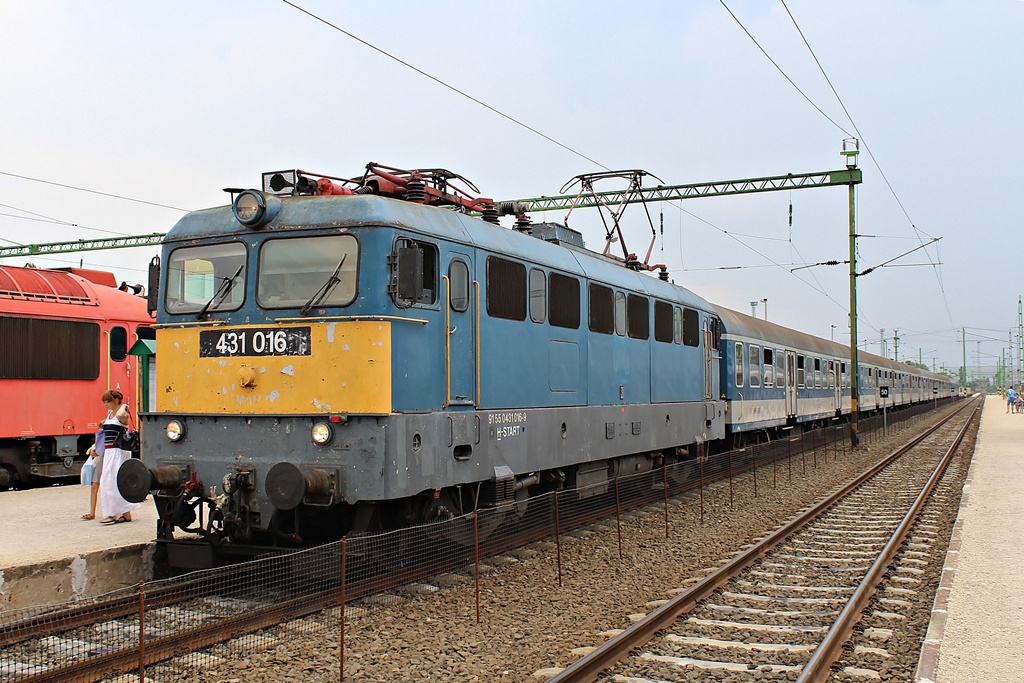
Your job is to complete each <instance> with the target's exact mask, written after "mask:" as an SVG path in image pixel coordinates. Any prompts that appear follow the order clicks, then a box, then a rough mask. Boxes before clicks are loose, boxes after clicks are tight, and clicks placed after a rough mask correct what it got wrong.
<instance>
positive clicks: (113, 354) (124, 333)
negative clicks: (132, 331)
mask: <svg viewBox="0 0 1024 683" xmlns="http://www.w3.org/2000/svg"><path fill="white" fill-rule="evenodd" d="M127 357H128V330H126V329H125V328H123V327H121V326H120V325H114V326H113V327H111V328H110V360H112V361H114V362H115V363H120V362H121V361H123V360H124V359H125V358H127Z"/></svg>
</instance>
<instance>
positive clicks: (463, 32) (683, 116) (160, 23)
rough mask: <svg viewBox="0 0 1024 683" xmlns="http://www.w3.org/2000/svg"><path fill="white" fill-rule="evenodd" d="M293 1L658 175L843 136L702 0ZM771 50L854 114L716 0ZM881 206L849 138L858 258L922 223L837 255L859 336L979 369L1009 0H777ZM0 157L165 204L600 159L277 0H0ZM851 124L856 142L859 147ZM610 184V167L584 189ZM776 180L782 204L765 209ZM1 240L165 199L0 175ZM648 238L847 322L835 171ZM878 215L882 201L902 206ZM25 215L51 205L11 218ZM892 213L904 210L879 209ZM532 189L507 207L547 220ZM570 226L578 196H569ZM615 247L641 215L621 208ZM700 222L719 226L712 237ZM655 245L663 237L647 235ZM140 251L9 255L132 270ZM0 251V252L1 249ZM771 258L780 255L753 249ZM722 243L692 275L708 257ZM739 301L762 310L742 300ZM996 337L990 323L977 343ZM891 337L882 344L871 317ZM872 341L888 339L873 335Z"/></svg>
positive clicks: (821, 327)
mask: <svg viewBox="0 0 1024 683" xmlns="http://www.w3.org/2000/svg"><path fill="white" fill-rule="evenodd" d="M296 4H299V5H300V6H302V7H305V8H306V9H308V10H309V11H311V12H313V13H314V14H317V15H319V16H321V17H323V18H324V19H326V20H328V21H330V22H331V23H334V24H336V25H338V26H340V27H342V28H344V29H345V30H347V31H350V32H351V33H353V34H355V35H357V36H359V37H360V38H362V39H363V40H365V41H367V42H369V43H372V44H373V45H375V46H377V47H379V48H380V49H382V50H386V51H388V52H390V53H392V54H394V55H395V56H397V57H399V58H401V59H403V60H405V61H407V62H410V63H412V64H414V65H415V66H417V67H418V68H420V69H422V70H424V71H426V72H428V73H430V74H431V75H433V76H435V77H437V78H438V79H440V80H443V81H445V82H447V83H449V84H451V85H452V86H454V87H456V88H458V89H460V90H462V91H464V92H467V93H469V94H470V95H472V96H474V97H476V98H477V99H479V100H482V101H484V102H486V103H487V104H488V105H490V106H492V107H494V108H495V109H497V110H499V111H501V112H502V113H504V114H506V115H508V116H509V117H512V118H514V119H517V120H518V121H521V122H523V123H524V124H526V125H528V126H530V127H532V128H535V129H537V130H539V131H541V132H543V133H544V134H545V135H547V136H550V137H551V138H554V139H555V140H557V141H559V142H560V143H562V144H564V145H566V146H567V147H570V148H572V149H574V150H577V151H578V152H580V153H581V154H583V155H585V156H586V157H589V158H591V159H593V160H594V161H596V162H598V163H599V164H601V165H604V166H606V167H608V168H643V169H646V170H648V171H650V172H651V173H654V174H656V175H657V176H659V177H660V178H661V179H662V180H664V181H665V182H666V183H668V184H678V183H693V182H703V181H712V180H724V179H733V178H747V177H755V176H767V175H776V174H784V173H788V172H792V173H803V172H812V171H824V170H831V169H837V168H841V167H842V166H843V160H842V158H841V157H840V155H839V151H840V149H841V146H842V140H843V138H844V137H846V134H845V133H844V132H843V131H841V130H839V129H838V128H837V127H835V126H834V125H833V124H832V123H830V122H829V121H828V120H826V119H825V118H824V117H823V116H822V115H821V114H819V113H818V112H817V111H815V110H814V109H813V108H812V107H811V105H809V104H808V103H807V102H806V100H804V98H803V97H802V96H801V95H800V94H799V93H797V92H796V91H795V90H794V89H793V87H792V86H791V85H790V84H789V83H787V82H786V81H785V79H784V78H783V76H782V75H781V74H779V72H778V71H777V70H776V69H775V68H774V67H773V66H772V65H771V63H770V62H769V61H768V60H767V59H766V58H765V57H764V55H762V54H761V53H760V51H759V50H758V49H757V47H756V46H755V45H754V44H753V43H752V42H751V40H750V39H749V38H748V37H747V36H746V35H745V34H744V33H743V31H742V30H741V29H740V27H739V26H738V25H737V23H736V22H735V21H734V20H733V19H732V18H731V17H730V16H729V14H728V13H727V11H726V10H725V8H724V7H723V6H722V4H721V3H720V2H718V1H717V0H714V1H713V0H689V1H686V2H650V3H640V4H639V5H635V6H633V7H631V8H629V9H626V6H625V5H623V4H622V3H611V2H596V3H595V2H565V3H549V2H528V1H527V2H512V3H480V2H456V1H454V0H453V1H449V2H445V1H440V2H435V3H410V2H391V3H357V2H349V3H336V2H327V1H326V0H307V1H300V2H297V3H296ZM726 4H728V5H729V7H730V8H731V9H732V10H733V12H734V13H735V14H736V15H737V16H738V17H739V19H740V20H741V21H742V22H743V23H744V25H745V26H746V27H747V29H748V30H749V31H750V32H751V33H752V34H753V35H754V37H755V38H757V40H758V41H759V42H760V43H761V45H762V46H763V47H764V48H765V50H767V51H768V53H769V54H770V55H771V56H772V58H773V59H775V61H776V62H777V63H778V64H779V65H780V66H781V67H782V68H783V69H784V70H785V71H786V73H787V75H788V76H789V77H790V78H791V79H793V81H795V82H796V83H797V85H798V86H800V88H801V89H802V90H803V91H804V92H805V93H806V94H807V95H808V96H809V97H810V98H811V99H812V100H813V101H814V102H815V104H817V105H818V106H819V107H820V108H822V109H823V110H824V111H825V112H826V113H827V114H828V115H829V117H831V118H832V119H833V120H834V121H836V122H837V123H838V124H839V125H840V126H842V127H843V128H845V129H846V130H847V131H850V132H852V131H853V127H852V125H851V124H850V122H849V120H848V119H847V118H846V116H845V115H844V113H843V110H842V108H841V107H840V105H839V103H838V102H837V101H836V99H835V97H834V96H833V95H832V93H831V91H830V89H829V87H828V84H827V83H826V82H825V80H824V78H823V77H822V75H821V74H820V72H819V71H818V69H817V67H816V66H815V64H814V61H813V59H812V58H811V55H810V54H809V53H808V51H807V49H806V47H804V45H803V43H802V41H801V40H800V37H799V35H798V33H797V32H796V29H795V28H794V26H793V24H792V22H791V21H790V19H789V16H788V15H787V13H786V9H785V7H784V6H783V5H782V4H781V2H769V1H768V0H764V1H763V2H755V1H753V0H742V1H740V0H732V1H727V3H726ZM787 4H788V7H789V10H790V11H791V12H792V13H793V16H794V17H795V18H796V20H797V22H798V23H799V25H800V28H801V29H802V30H803V33H804V35H805V36H806V38H807V40H808V42H809V43H810V45H811V47H812V48H813V49H814V51H815V54H816V55H817V56H818V59H819V60H820V61H821V63H822V65H823V67H824V69H825V72H826V73H827V74H828V76H829V78H830V79H831V80H832V83H833V85H834V86H835V88H836V90H837V91H838V92H839V95H840V97H842V99H843V102H844V103H845V105H846V107H847V109H848V110H849V111H850V114H851V115H852V116H853V118H854V122H855V123H856V125H857V126H858V127H859V129H860V131H861V133H862V135H863V137H864V138H865V140H866V142H867V145H868V146H869V147H870V148H871V150H872V151H873V153H874V155H875V158H876V159H877V161H878V163H879V164H880V166H881V169H882V171H883V172H884V173H885V175H886V177H887V178H888V180H889V182H890V183H891V184H892V187H893V189H894V190H895V192H896V195H897V196H898V197H899V201H900V202H901V203H902V205H903V208H902V209H901V207H900V205H899V204H898V203H897V201H896V199H894V197H893V195H892V193H890V191H889V189H888V188H887V187H886V185H885V182H884V181H883V179H882V177H881V176H880V174H879V172H878V169H877V168H876V167H875V165H874V163H873V162H872V160H871V159H870V158H868V156H867V155H866V154H865V153H863V152H862V154H861V167H862V168H863V169H864V178H865V182H864V184H863V185H862V186H860V188H859V189H858V214H859V217H860V226H859V232H860V233H862V234H864V235H875V236H877V237H871V238H867V237H865V238H863V239H862V240H861V241H860V256H859V259H860V263H861V265H862V266H863V267H867V266H873V265H877V264H879V263H882V262H884V261H887V260H889V259H891V258H892V257H894V256H896V255H898V254H900V253H902V252H904V251H907V250H909V249H911V248H913V247H914V246H916V245H917V244H918V243H919V242H918V240H917V234H916V233H915V231H914V230H913V228H912V227H911V221H912V222H913V224H914V225H916V226H917V228H918V229H919V230H920V231H922V232H923V233H926V234H928V235H932V236H936V237H942V240H941V242H940V243H939V247H938V249H935V248H931V249H929V250H928V253H927V255H926V254H925V253H924V252H917V253H915V254H913V255H911V256H909V257H906V258H904V259H901V260H900V261H897V262H896V263H897V264H922V263H924V264H927V263H929V262H936V261H938V260H939V259H941V261H942V264H943V265H942V266H941V267H940V268H933V267H931V266H927V265H926V266H919V267H915V266H910V265H907V266H905V267H890V268H884V269H880V270H878V271H876V272H874V273H872V274H870V275H868V276H866V277H864V278H861V279H860V287H859V304H860V306H859V307H860V315H861V318H860V335H859V336H860V338H861V340H862V341H863V340H865V339H868V340H870V341H871V344H870V345H869V346H868V349H869V350H870V351H872V352H876V353H877V352H878V350H879V344H878V338H879V328H885V330H886V335H887V336H891V334H892V330H893V328H898V329H899V330H900V336H901V338H902V339H901V345H900V355H901V357H907V356H909V357H912V358H915V359H916V358H917V357H918V353H919V351H920V352H921V354H922V355H923V357H924V358H925V360H926V361H928V362H930V360H931V358H935V359H936V360H937V361H938V362H939V363H943V362H945V363H946V364H948V365H951V366H957V367H958V366H959V365H960V364H961V347H960V328H962V327H965V328H967V339H968V345H967V351H968V365H969V366H971V367H972V368H973V367H974V366H976V365H977V364H978V362H979V356H978V351H979V345H978V344H977V343H976V340H982V343H981V344H980V352H981V357H980V361H981V363H983V364H985V365H991V364H992V363H993V362H994V358H995V357H997V356H999V355H1000V354H1001V353H1002V349H1003V347H1005V346H1007V342H1006V339H1007V336H1008V334H1009V331H1010V329H1011V328H1013V329H1014V331H1015V330H1016V325H1017V299H1018V296H1019V295H1020V294H1021V293H1024V284H1018V280H1020V279H1021V278H1020V277H1019V276H1018V275H1017V274H1016V271H1017V269H1018V267H1017V261H1018V259H1016V258H1014V257H1015V256H1016V254H1017V252H1018V251H1019V249H1018V245H1019V243H1020V240H1021V235H1022V233H1024V231H1022V230H1021V228H1022V225H1021V210H1020V208H1019V204H1020V202H1019V200H1018V192H1017V183H1016V181H1017V177H1018V166H1019V165H1020V163H1021V161H1022V160H1024V159H1022V157H1024V135H1022V134H1021V131H1020V130H1018V129H1017V128H1016V127H1015V126H1016V123H1017V122H1018V121H1019V120H1020V118H1021V117H1020V112H1021V111H1022V110H1024V93H1022V87H1021V86H1020V74H1021V73H1024V68H1022V67H1024V49H1022V47H1021V45H1022V42H1021V40H1020V36H1021V34H1022V27H1024V2H1021V1H1020V0H980V1H977V2H970V3H964V2H942V1H938V0H935V1H919V2H913V1H901V2H897V3H893V2H880V1H867V2H858V3H850V2H838V1H831V0H827V1H817V2H810V1H808V0H788V2H787ZM0 60H2V63H3V64H4V65H5V68H4V70H3V75H2V76H0V84H2V91H3V101H4V103H3V105H2V106H0V172H4V173H8V174H16V175H23V176H29V177H33V178H40V179H45V180H49V181H53V182H58V183H64V184H68V185H74V186H79V187H85V188H90V189H95V190H99V191H101V192H108V193H114V194H120V195H124V196H127V197H132V198H136V199H141V200H145V201H149V202H156V203H160V204H167V205H170V206H174V207H179V208H181V209H198V208H203V207H206V206H210V205H216V204H222V203H225V201H226V198H227V195H225V194H224V193H222V192H221V191H220V190H221V188H223V187H237V186H255V185H256V184H257V183H258V182H259V178H260V173H261V172H262V171H266V170H277V169H282V168H294V167H299V168H303V169H307V170H311V171H314V172H321V173H325V174H332V175H356V174H358V173H359V172H360V171H361V169H362V167H363V166H364V165H365V164H366V162H368V161H376V162H380V163H384V164H388V165H393V166H399V167H405V168H411V167H438V166H440V167H445V168H449V169H451V170H453V171H456V172H458V173H461V174H462V175H465V176H466V177H468V178H470V179H471V180H472V181H473V182H475V183H476V185H477V186H478V187H479V188H480V190H481V193H482V194H483V195H484V196H492V197H495V198H499V199H511V198H517V197H532V196H537V195H541V194H556V193H557V192H558V191H559V189H560V188H561V187H562V185H563V183H564V182H565V181H566V180H568V179H569V178H571V177H572V176H575V175H577V174H579V173H584V172H588V171H594V170H599V168H598V167H596V166H595V165H594V164H593V163H591V162H589V161H587V160H585V159H583V158H581V157H579V156H576V155H574V154H572V153H570V152H568V151H566V150H565V149H563V148H562V147H559V146H557V145H555V144H553V143H551V142H549V141H547V140H545V139H543V138H542V137H539V136H537V135H536V134H534V133H531V132H529V131H527V130H526V129H524V128H522V127H520V126H517V125H515V124H513V123H511V122H509V121H508V120H507V119H505V118H502V117H500V116H498V115H496V114H494V113H492V112H490V111H487V110H486V109H484V108H482V107H480V106H479V105H477V104H475V103H473V102H471V101H469V100H467V99H465V98H463V97H460V96H459V95H457V94H455V93H453V92H452V91H451V90H448V89H446V88H443V87H442V86H439V85H438V84H436V83H435V82H433V81H431V80H429V79H426V78H424V77H423V76H421V75H419V74H416V73H415V72H413V71H410V70H409V69H408V68H406V67H404V66H401V65H400V64H397V63H396V62H394V61H392V60H390V59H388V58H386V57H384V56H382V55H381V54H379V53H378V52H375V51H373V50H371V49H370V48H367V47H366V46H364V45H361V44H359V43H358V42H356V41H354V40H352V39H351V38H349V37H346V36H345V35H343V34H341V33H339V32H337V31H335V30H333V29H331V28H329V27H327V26H325V25H324V24H322V23H319V22H317V21H315V20H313V19H311V18H310V17H308V16H306V15H304V14H302V13H301V12H299V11H297V10H296V9H294V8H292V7H290V6H288V5H287V4H284V3H283V2H271V1H269V0H265V1H262V2H219V3H208V2H177V3H159V4H156V3H138V2H127V1H126V2H107V1H103V0H100V1H97V2H90V3H74V2H33V3H19V2H13V1H10V0H0ZM862 149H863V147H862ZM608 189H611V188H608ZM790 201H792V203H793V216H794V222H793V228H792V231H790V229H789V226H788V222H787V217H788V211H789V202H790ZM0 204H3V205H4V206H2V207H0V214H3V215H0V240H3V242H0V243H4V244H6V243H9V242H12V241H13V242H21V243H36V242H52V241H60V240H65V239H78V238H92V237H98V236H102V235H104V234H124V235H133V234H141V233H148V232H165V231H167V230H168V229H169V228H170V227H171V226H172V225H173V224H174V222H175V221H176V220H177V219H178V218H179V217H180V215H181V212H180V211H175V210H169V209H162V208H157V207H152V206H147V205H143V204H138V203H132V202H128V201H123V200H117V199H111V198H104V197H99V196H96V195H91V194H85V193H81V192H76V191H73V190H70V189H64V188H59V187H54V186H49V185H42V184H39V183H33V182H29V181H26V180H21V179H18V178H14V177H11V176H9V175H0ZM650 208H651V211H652V213H653V214H654V216H655V220H656V221H657V220H658V213H659V212H662V211H663V212H664V220H665V226H666V230H665V238H664V241H663V244H662V241H661V240H659V242H658V244H657V245H656V247H655V253H654V255H653V256H652V260H653V261H664V262H665V263H667V264H668V266H669V268H670V270H671V272H672V277H673V279H674V280H675V281H676V282H677V283H679V284H682V285H684V286H686V287H689V288H690V289H692V290H693V291H695V292H696V293H698V294H700V295H701V296H704V297H705V298H707V299H710V300H712V301H714V302H716V303H720V304H723V305H726V306H729V307H731V308H735V309H737V310H740V311H744V312H749V311H750V306H749V301H751V300H755V299H762V298H767V299H768V316H769V318H770V319H771V320H774V321H776V322H779V323H782V324H785V325H788V326H791V327H795V328H797V329H800V330H803V331H806V332H809V333H812V334H817V335H819V336H823V337H828V336H829V334H830V332H831V326H832V325H836V326H837V328H836V338H837V339H841V338H842V339H844V340H845V339H846V337H847V334H848V332H847V328H846V306H847V304H848V300H849V299H848V297H849V295H848V278H847V271H846V268H845V266H841V267H832V268H815V269H805V270H800V271H797V272H796V273H795V274H791V273H790V272H789V268H790V267H793V266H795V265H797V264H800V263H804V262H818V261H826V260H833V259H835V260H843V259H846V258H847V255H848V254H847V251H848V249H847V223H846V190H845V188H830V189H815V190H801V191H796V192H793V193H788V192H781V193H774V194H766V195H759V196H747V197H733V198H715V199H702V200H689V201H687V202H686V203H685V205H684V206H683V208H684V209H685V212H683V211H680V210H679V208H678V207H676V206H673V205H669V204H665V205H651V207H650ZM904 210H905V211H906V215H905V214H904ZM31 214H39V215H41V216H45V217H47V218H50V219H56V220H59V221H64V222H67V223H73V224H75V225H76V226H77V227H72V226H68V225H62V224H55V223H52V222H44V221H40V220H28V219H27V218H26V217H28V216H30V215H31ZM908 216H909V219H908ZM557 218H560V215H556V214H547V215H545V214H539V215H536V216H535V220H553V219H557ZM572 223H573V226H574V227H576V228H578V229H581V230H582V231H583V232H584V234H585V236H586V239H587V244H588V246H590V247H591V248H594V249H596V250H600V249H601V247H602V241H601V235H602V232H601V231H600V228H599V221H598V218H597V216H596V215H589V216H587V215H579V214H573V217H572ZM624 224H625V226H626V228H627V240H628V243H629V246H630V249H631V250H633V251H639V252H641V253H643V252H644V251H646V248H647V243H648V241H649V235H650V229H649V227H648V226H647V223H646V217H645V215H644V211H643V209H642V207H640V206H634V207H632V208H630V209H629V210H628V211H627V212H626V215H625V222H624ZM724 232H728V233H730V234H731V235H733V236H734V238H733V237H729V236H726V235H725V234H724ZM662 249H663V251H662ZM155 253H156V251H155V250H154V249H152V248H138V249H133V250H127V251H121V252H86V253H83V254H81V255H79V256H78V257H75V256H72V255H63V256H56V257H54V258H53V259H34V260H35V262H36V263H37V264H38V265H40V266H52V265H67V264H69V263H75V264H77V263H78V262H79V259H82V260H84V263H85V265H86V266H91V267H103V268H112V269H113V270H114V271H115V274H116V275H117V277H118V279H119V280H129V281H143V280H144V278H145V272H144V271H145V265H146V263H148V261H149V259H150V258H151V257H152V256H153V255H154V254H155ZM7 262H8V263H13V264H16V265H20V264H21V263H23V262H24V259H14V260H8V261H7ZM772 262H775V263H778V264H784V266H783V267H780V266H774V265H771V264H772ZM732 266H749V267H747V268H742V269H729V270H717V269H718V268H721V267H732ZM759 314H761V315H763V308H762V309H759ZM990 339H995V340H996V341H988V340H990ZM890 344H891V341H890ZM890 348H891V347H890Z"/></svg>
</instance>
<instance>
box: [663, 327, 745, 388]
mask: <svg viewBox="0 0 1024 683" xmlns="http://www.w3.org/2000/svg"><path fill="white" fill-rule="evenodd" d="M677 310H678V309H677ZM734 348H735V349H736V352H735V353H734V354H733V357H734V358H735V359H736V369H735V371H736V386H737V387H742V386H743V375H745V374H746V373H745V372H744V367H743V360H744V359H743V342H736V346H735V347H734Z"/></svg>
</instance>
